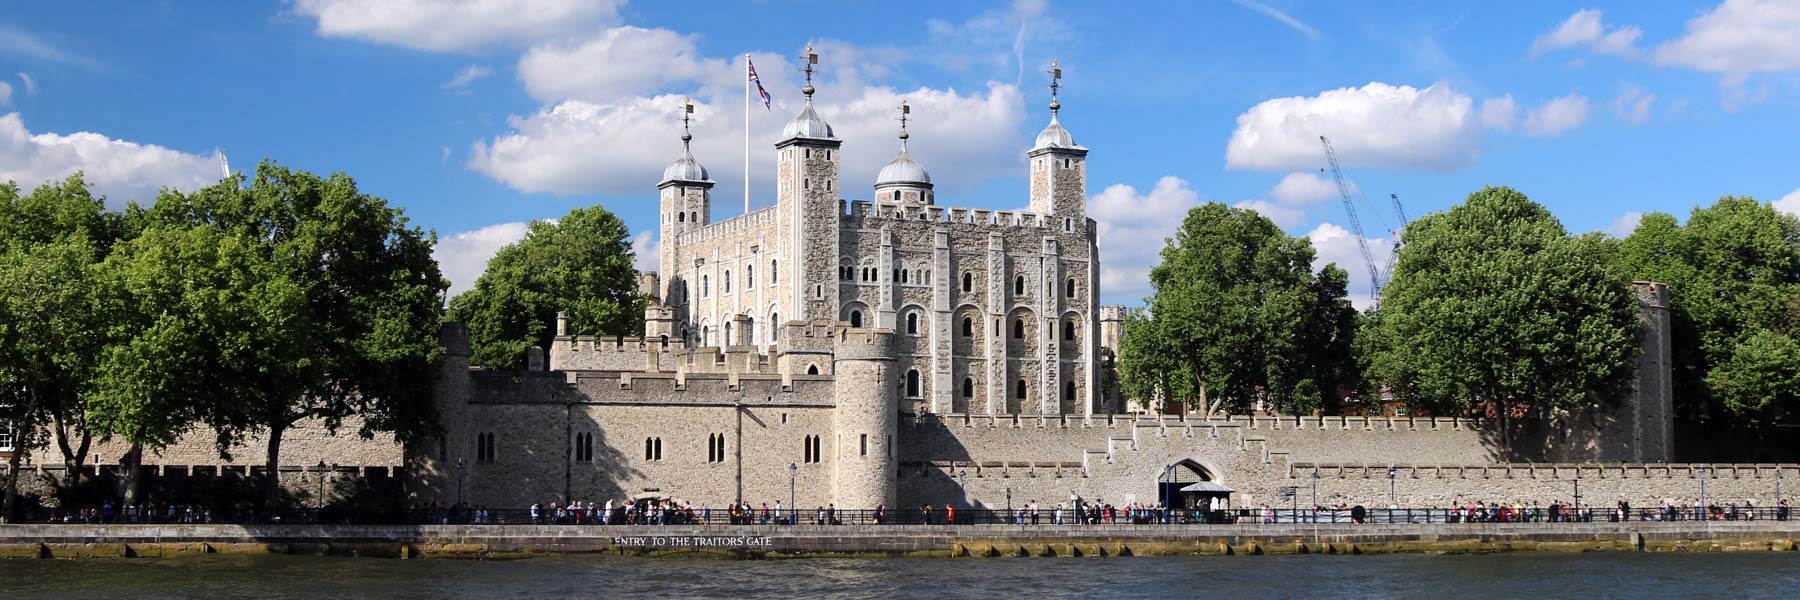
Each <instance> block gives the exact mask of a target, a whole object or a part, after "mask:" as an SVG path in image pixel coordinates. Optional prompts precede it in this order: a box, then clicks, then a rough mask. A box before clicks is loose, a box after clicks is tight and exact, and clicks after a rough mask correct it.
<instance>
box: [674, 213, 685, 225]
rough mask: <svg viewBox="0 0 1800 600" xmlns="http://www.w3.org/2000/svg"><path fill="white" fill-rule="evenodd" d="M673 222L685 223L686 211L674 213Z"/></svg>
mask: <svg viewBox="0 0 1800 600" xmlns="http://www.w3.org/2000/svg"><path fill="white" fill-rule="evenodd" d="M675 222H676V223H686V222H687V213H675Z"/></svg>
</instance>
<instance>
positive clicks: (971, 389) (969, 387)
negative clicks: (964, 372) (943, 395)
mask: <svg viewBox="0 0 1800 600" xmlns="http://www.w3.org/2000/svg"><path fill="white" fill-rule="evenodd" d="M962 396H963V398H964V399H967V398H974V397H975V378H973V377H964V378H963V394H962Z"/></svg>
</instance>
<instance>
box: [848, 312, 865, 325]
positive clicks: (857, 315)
mask: <svg viewBox="0 0 1800 600" xmlns="http://www.w3.org/2000/svg"><path fill="white" fill-rule="evenodd" d="M850 326H851V327H862V311H860V310H853V311H850Z"/></svg>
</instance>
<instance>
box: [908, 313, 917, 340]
mask: <svg viewBox="0 0 1800 600" xmlns="http://www.w3.org/2000/svg"><path fill="white" fill-rule="evenodd" d="M906 333H907V335H919V313H907V314H906Z"/></svg>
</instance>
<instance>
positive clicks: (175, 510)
mask: <svg viewBox="0 0 1800 600" xmlns="http://www.w3.org/2000/svg"><path fill="white" fill-rule="evenodd" d="M212 520H213V513H212V509H210V508H207V507H205V506H197V505H193V504H145V505H142V506H140V505H137V504H130V503H126V504H124V505H123V506H115V505H114V504H113V503H112V502H111V501H106V502H102V503H101V504H100V505H98V506H85V507H80V508H75V509H73V510H68V511H57V512H54V513H52V514H51V516H50V521H51V522H53V523H83V524H89V525H102V524H105V525H113V524H125V525H129V524H136V523H211V522H212Z"/></svg>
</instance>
